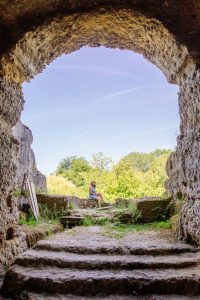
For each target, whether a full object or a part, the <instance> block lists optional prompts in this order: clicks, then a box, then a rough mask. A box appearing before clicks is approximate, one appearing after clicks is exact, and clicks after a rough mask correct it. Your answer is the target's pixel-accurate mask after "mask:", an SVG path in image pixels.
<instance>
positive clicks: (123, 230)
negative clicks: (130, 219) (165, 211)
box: [104, 220, 171, 238]
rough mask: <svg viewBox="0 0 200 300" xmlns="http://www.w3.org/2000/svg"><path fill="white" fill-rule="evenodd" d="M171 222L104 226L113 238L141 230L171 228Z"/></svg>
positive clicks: (107, 233) (108, 234)
mask: <svg viewBox="0 0 200 300" xmlns="http://www.w3.org/2000/svg"><path fill="white" fill-rule="evenodd" d="M170 228H171V224H170V222H169V221H168V220H167V221H162V222H153V223H146V224H130V225H127V224H121V223H115V224H106V225H105V226H104V230H105V234H106V235H107V236H109V237H113V238H123V237H125V236H126V235H128V234H130V233H133V232H139V231H147V230H166V229H170Z"/></svg>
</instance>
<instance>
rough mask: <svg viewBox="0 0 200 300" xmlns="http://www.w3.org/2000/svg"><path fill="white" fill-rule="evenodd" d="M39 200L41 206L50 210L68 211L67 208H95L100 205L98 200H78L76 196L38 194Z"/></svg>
mask: <svg viewBox="0 0 200 300" xmlns="http://www.w3.org/2000/svg"><path fill="white" fill-rule="evenodd" d="M37 199H38V202H39V203H40V204H45V205H47V206H48V207H49V208H50V209H52V208H53V209H58V210H60V209H63V210H65V209H67V208H70V207H71V208H94V207H96V206H97V205H98V203H97V201H96V200H91V199H88V198H78V197H75V196H65V195H49V194H37Z"/></svg>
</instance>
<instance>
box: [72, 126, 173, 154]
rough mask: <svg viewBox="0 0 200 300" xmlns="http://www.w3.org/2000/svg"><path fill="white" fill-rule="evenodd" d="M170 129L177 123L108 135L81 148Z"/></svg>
mask: <svg viewBox="0 0 200 300" xmlns="http://www.w3.org/2000/svg"><path fill="white" fill-rule="evenodd" d="M171 129H177V125H171V126H164V127H157V128H153V129H149V130H143V131H138V132H132V133H128V134H123V135H116V136H114V137H110V138H107V139H102V140H98V141H97V142H93V143H89V144H85V145H83V146H81V148H88V147H91V146H97V145H99V144H101V143H108V142H112V141H116V140H121V139H125V138H128V137H135V136H140V135H147V134H151V133H157V132H164V131H168V130H171ZM77 148H78V147H72V148H70V150H72V149H77ZM79 148H80V146H79Z"/></svg>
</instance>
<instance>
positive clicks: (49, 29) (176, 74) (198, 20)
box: [0, 0, 200, 268]
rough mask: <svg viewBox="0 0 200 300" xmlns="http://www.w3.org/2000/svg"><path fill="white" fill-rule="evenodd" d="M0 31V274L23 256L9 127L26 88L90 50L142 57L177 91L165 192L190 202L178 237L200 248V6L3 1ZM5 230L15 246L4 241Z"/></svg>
mask: <svg viewBox="0 0 200 300" xmlns="http://www.w3.org/2000/svg"><path fill="white" fill-rule="evenodd" d="M0 25H1V26H0V45H1V46H0V265H1V266H0V268H2V267H3V266H6V265H8V264H9V263H11V262H12V261H13V259H14V257H15V255H17V254H18V253H19V252H20V251H21V250H20V247H21V244H20V243H19V234H18V229H17V222H18V215H17V211H16V203H15V200H14V199H12V200H11V201H7V199H8V197H9V194H10V191H12V189H13V182H14V178H15V176H16V171H17V156H18V152H19V144H18V142H17V141H16V139H15V138H14V137H13V134H12V127H13V126H14V125H15V124H16V123H17V121H18V120H19V117H20V113H21V110H22V108H23V103H24V99H23V95H22V92H21V83H23V82H24V81H27V80H30V79H31V78H33V77H34V76H35V75H37V74H38V73H39V72H41V71H42V70H43V69H44V68H45V66H46V65H47V64H49V63H50V62H52V61H53V60H54V59H55V58H57V57H58V56H60V55H61V54H63V53H66V54H67V53H70V52H73V51H76V50H78V49H80V48H81V47H83V46H86V45H88V46H94V47H97V46H105V47H111V48H120V49H128V50H132V51H135V52H138V53H141V54H143V55H144V57H145V58H147V59H148V60H149V61H151V62H152V63H153V64H155V65H156V66H157V67H158V68H159V69H160V70H162V71H163V73H164V74H165V76H166V78H167V80H168V81H169V82H172V83H175V84H178V85H179V86H180V90H179V96H178V98H179V99H178V101H179V111H180V120H181V124H180V135H179V137H178V140H177V147H176V151H175V153H173V154H172V155H171V157H170V159H169V161H168V164H167V173H168V176H169V180H168V182H167V185H166V186H167V190H168V192H169V193H170V195H172V196H173V197H174V199H175V200H176V195H177V193H181V194H182V195H183V196H184V199H185V204H184V206H183V209H182V212H181V218H180V224H179V236H180V237H181V238H182V239H184V240H186V241H189V242H196V243H197V244H200V232H199V228H200V218H199V214H198V211H200V202H199V199H200V196H199V195H200V184H199V182H200V172H199V169H200V168H199V166H200V162H199V157H200V139H199V136H200V126H199V121H200V108H199V106H200V96H199V95H200V85H199V82H200V71H199V62H200V44H199V39H200V2H199V1H198V0H191V1H179V0H149V1H146V0H130V1H125V0H115V1H114V0H91V1H87V0H82V1H80V0H73V1H72V0H66V1H65V0H50V1H47V0H41V1H39V0H30V1H25V0H22V1H17V0H14V1H12V2H8V1H0ZM10 202H11V204H10ZM8 203H9V205H8ZM11 206H12V207H11ZM11 208H12V209H11ZM10 228H11V229H10ZM8 230H12V231H13V237H15V240H14V239H13V241H12V242H11V241H10V240H9V241H7V240H6V236H7V231H8ZM11 244H12V246H11ZM17 245H18V246H17Z"/></svg>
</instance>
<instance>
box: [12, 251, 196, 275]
mask: <svg viewBox="0 0 200 300" xmlns="http://www.w3.org/2000/svg"><path fill="white" fill-rule="evenodd" d="M15 263H16V264H18V265H21V266H25V267H29V266H38V265H41V264H42V265H43V266H56V267H60V268H77V269H87V270H92V269H93V270H94V269H98V270H102V269H112V270H113V269H118V270H121V269H127V270H133V269H150V268H163V269H165V268H185V267H189V266H195V265H197V254H196V253H188V252H187V253H183V254H176V255H160V256H153V255H143V256H142V257H141V255H105V254H104V255H102V254H87V255H84V254H77V253H69V252H65V251H61V252H55V251H45V250H40V251H38V250H29V251H27V252H26V253H24V254H22V255H20V256H19V257H18V258H17V260H16V262H15Z"/></svg>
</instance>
